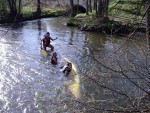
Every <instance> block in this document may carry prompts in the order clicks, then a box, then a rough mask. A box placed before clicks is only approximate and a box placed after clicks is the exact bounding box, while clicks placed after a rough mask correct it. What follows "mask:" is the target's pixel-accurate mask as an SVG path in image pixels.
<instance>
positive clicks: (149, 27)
mask: <svg viewBox="0 0 150 113" xmlns="http://www.w3.org/2000/svg"><path fill="white" fill-rule="evenodd" d="M146 9H147V13H146V38H147V42H148V48H149V53H150V1H149V0H146Z"/></svg>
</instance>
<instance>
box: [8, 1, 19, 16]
mask: <svg viewBox="0 0 150 113" xmlns="http://www.w3.org/2000/svg"><path fill="white" fill-rule="evenodd" d="M7 1H8V5H9V10H10V12H9V15H10V16H16V14H17V9H16V4H15V3H16V2H15V1H14V0H7Z"/></svg>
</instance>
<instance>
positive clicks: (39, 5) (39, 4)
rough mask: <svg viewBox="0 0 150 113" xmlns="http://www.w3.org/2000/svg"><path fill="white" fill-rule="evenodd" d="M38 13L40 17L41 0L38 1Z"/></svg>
mask: <svg viewBox="0 0 150 113" xmlns="http://www.w3.org/2000/svg"><path fill="white" fill-rule="evenodd" d="M36 13H37V14H38V15H41V1H40V0H37V11H36Z"/></svg>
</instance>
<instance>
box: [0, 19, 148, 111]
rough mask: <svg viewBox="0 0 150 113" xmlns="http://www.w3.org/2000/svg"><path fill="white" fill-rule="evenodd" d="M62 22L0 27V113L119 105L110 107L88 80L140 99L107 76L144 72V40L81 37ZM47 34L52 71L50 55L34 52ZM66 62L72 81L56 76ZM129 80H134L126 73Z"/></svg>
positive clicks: (103, 91) (94, 35) (103, 93)
mask: <svg viewBox="0 0 150 113" xmlns="http://www.w3.org/2000/svg"><path fill="white" fill-rule="evenodd" d="M65 22H66V18H63V17H59V18H46V19H40V20H34V21H27V22H22V23H18V24H14V25H13V26H12V25H11V24H5V25H1V26H0V36H1V41H0V63H1V65H0V112H1V113H62V112H64V113H73V112H78V111H80V110H81V111H82V112H83V111H84V110H85V106H84V105H83V104H81V102H78V101H77V100H78V99H79V100H82V101H83V102H87V101H88V102H89V104H90V102H91V103H92V101H94V100H98V101H95V103H96V104H95V105H97V106H101V108H104V106H106V105H108V108H109V107H112V106H113V105H116V104H118V103H119V102H118V101H119V100H117V101H114V99H116V97H113V96H112V93H111V91H109V90H108V89H107V88H104V87H103V88H99V87H98V86H97V85H96V84H94V83H93V82H92V80H90V79H88V77H92V78H93V79H95V80H98V82H100V83H101V85H105V86H108V87H111V88H114V87H115V89H119V90H123V91H125V92H126V94H128V95H132V96H133V95H137V96H140V95H142V94H143V92H142V91H141V90H139V89H138V88H136V87H135V86H134V84H133V83H130V82H129V81H128V80H127V79H123V80H122V78H123V77H124V76H121V75H120V74H118V73H117V72H115V71H112V70H118V69H120V68H119V67H118V66H120V65H121V67H122V69H124V68H125V70H126V69H127V68H126V67H127V65H128V64H131V65H132V64H138V66H139V67H140V69H141V67H143V68H145V67H146V62H145V61H146V55H145V53H146V52H145V51H146V49H145V48H146V39H145V38H144V36H143V37H141V36H142V35H136V36H133V37H131V38H130V39H127V38H125V37H122V36H111V35H106V34H104V33H103V34H102V33H93V32H83V31H80V30H78V29H76V28H72V27H67V26H66V23H65ZM47 31H48V32H50V33H51V36H52V37H53V38H55V37H57V38H58V39H57V40H55V41H52V42H51V44H52V45H53V46H54V48H55V49H54V50H55V52H57V54H58V64H57V65H52V64H51V63H50V57H51V54H52V52H49V55H48V56H46V57H45V56H43V55H42V54H41V52H40V44H39V43H40V38H42V37H43V35H44V34H45V33H46V32H47ZM66 59H67V60H68V59H69V61H71V62H72V63H73V64H74V66H75V69H77V72H76V73H77V74H76V76H75V77H74V76H71V77H65V76H64V75H63V74H62V73H61V72H60V67H61V66H63V65H64V64H65V63H66ZM94 59H96V60H94ZM127 61H129V62H130V63H128V62H127ZM118 62H119V63H118ZM118 64H120V65H118ZM126 64H127V65H126ZM131 65H130V67H132V68H133V66H131ZM144 66H145V67H144ZM139 67H137V69H139ZM116 73H117V74H116ZM119 75H120V76H119ZM129 75H130V76H131V77H133V78H134V77H135V76H134V75H132V74H131V73H130V74H129ZM112 76H113V77H112ZM124 78H125V77H124ZM138 78H139V76H138V77H135V78H134V79H138ZM148 80H149V79H148ZM127 83H128V84H127ZM124 84H126V85H124ZM112 86H114V87H112ZM144 88H147V86H144ZM148 88H149V87H148ZM99 108H100V107H99ZM106 108H107V107H106ZM85 112H88V111H85ZM89 112H90V111H89ZM95 112H96V111H95Z"/></svg>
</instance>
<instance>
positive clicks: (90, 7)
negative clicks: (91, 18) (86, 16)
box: [89, 0, 92, 12]
mask: <svg viewBox="0 0 150 113" xmlns="http://www.w3.org/2000/svg"><path fill="white" fill-rule="evenodd" d="M89 11H90V12H92V2H91V0H89Z"/></svg>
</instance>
